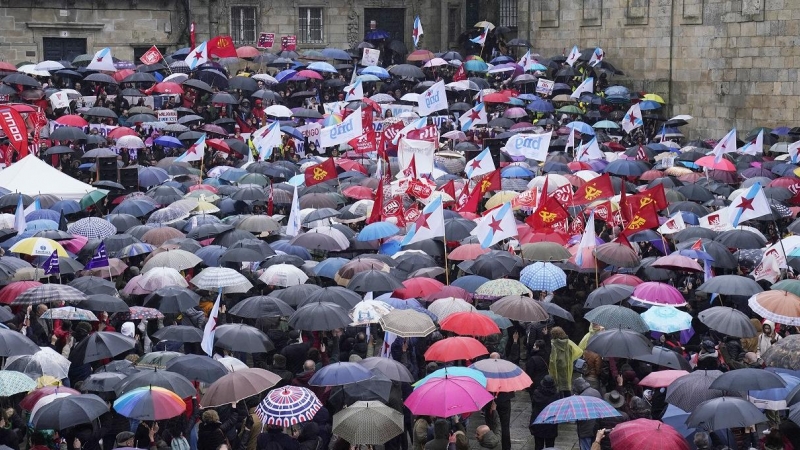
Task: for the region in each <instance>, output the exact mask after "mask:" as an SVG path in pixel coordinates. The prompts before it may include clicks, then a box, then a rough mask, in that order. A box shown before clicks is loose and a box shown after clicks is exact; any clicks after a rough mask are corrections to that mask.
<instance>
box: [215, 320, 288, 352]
mask: <svg viewBox="0 0 800 450" xmlns="http://www.w3.org/2000/svg"><path fill="white" fill-rule="evenodd" d="M214 341H215V343H214V345H216V346H218V347H221V348H224V349H226V350H235V351H238V352H245V353H266V352H269V351H272V350H274V349H275V345H273V344H272V341H270V340H269V338H268V337H267V335H266V334H264V333H263V332H262V331H261V330H259V329H258V328H256V327H251V326H250V325H244V324H241V323H237V324H226V325H220V326H218V327H217V329H216V332H215V333H214Z"/></svg>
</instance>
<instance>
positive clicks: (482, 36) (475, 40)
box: [470, 25, 489, 45]
mask: <svg viewBox="0 0 800 450" xmlns="http://www.w3.org/2000/svg"><path fill="white" fill-rule="evenodd" d="M488 35H489V26H488V25H487V26H486V27H485V28H484V29H483V31H481V34H479V35H477V36H476V37H474V38H472V39H470V41H472V42H473V43H475V44H478V45H484V44H485V43H486V36H488Z"/></svg>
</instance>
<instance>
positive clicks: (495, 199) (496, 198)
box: [486, 191, 519, 209]
mask: <svg viewBox="0 0 800 450" xmlns="http://www.w3.org/2000/svg"><path fill="white" fill-rule="evenodd" d="M518 195H519V192H514V191H500V192H498V193H496V194H494V195H493V196H492V197H491V198H490V199H489V200H487V201H486V209H492V208H495V207H497V206H500V205H502V204H503V203H507V202H510V201H511V200H513V199H514V198H516V197H517V196H518Z"/></svg>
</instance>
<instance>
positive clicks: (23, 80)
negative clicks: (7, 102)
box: [3, 72, 42, 88]
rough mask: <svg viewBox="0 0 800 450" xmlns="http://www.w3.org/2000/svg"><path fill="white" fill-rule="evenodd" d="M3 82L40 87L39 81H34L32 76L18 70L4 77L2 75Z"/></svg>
mask: <svg viewBox="0 0 800 450" xmlns="http://www.w3.org/2000/svg"><path fill="white" fill-rule="evenodd" d="M3 83H5V84H8V85H14V84H19V85H22V86H27V87H33V88H40V87H42V85H41V83H39V82H38V81H36V80H35V79H34V78H33V77H31V76H28V75H25V74H24V73H19V72H17V73H12V74H10V75H6V76H5V77H3Z"/></svg>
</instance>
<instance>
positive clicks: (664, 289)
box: [631, 281, 686, 307]
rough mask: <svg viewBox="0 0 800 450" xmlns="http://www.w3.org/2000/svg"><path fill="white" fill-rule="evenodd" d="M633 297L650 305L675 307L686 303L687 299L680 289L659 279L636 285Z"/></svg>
mask: <svg viewBox="0 0 800 450" xmlns="http://www.w3.org/2000/svg"><path fill="white" fill-rule="evenodd" d="M631 298H632V299H633V300H636V301H639V302H642V303H646V304H649V305H669V306H675V307H679V306H684V305H686V299H684V298H683V294H681V292H680V291H679V290H677V289H675V288H674V287H673V286H672V285H669V284H666V283H659V282H657V281H647V282H645V283H642V284H640V285H638V286H636V288H635V289H634V290H633V295H632V296H631Z"/></svg>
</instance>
